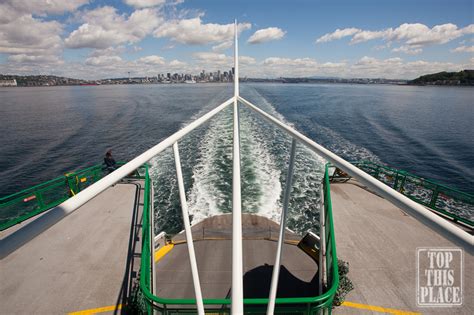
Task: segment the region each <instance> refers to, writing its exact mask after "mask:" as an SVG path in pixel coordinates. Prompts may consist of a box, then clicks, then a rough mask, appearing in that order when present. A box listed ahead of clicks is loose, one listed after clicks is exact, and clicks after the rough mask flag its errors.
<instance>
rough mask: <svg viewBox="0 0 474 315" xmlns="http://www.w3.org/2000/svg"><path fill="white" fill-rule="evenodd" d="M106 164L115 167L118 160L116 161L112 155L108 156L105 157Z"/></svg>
mask: <svg viewBox="0 0 474 315" xmlns="http://www.w3.org/2000/svg"><path fill="white" fill-rule="evenodd" d="M104 164H105V166H106V167H107V168H109V167H112V168H113V167H115V164H116V162H115V160H114V158H113V157H111V156H106V157H105V158H104Z"/></svg>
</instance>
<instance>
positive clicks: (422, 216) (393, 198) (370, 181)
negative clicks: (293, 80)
mask: <svg viewBox="0 0 474 315" xmlns="http://www.w3.org/2000/svg"><path fill="white" fill-rule="evenodd" d="M239 101H241V102H242V103H243V104H245V105H246V106H248V107H249V108H251V109H252V110H254V111H255V112H257V113H259V114H260V115H262V116H263V117H264V118H265V119H266V120H268V121H269V122H272V123H273V124H275V125H277V126H278V127H279V128H280V129H282V130H284V131H285V132H286V133H287V134H289V135H291V136H292V137H294V138H295V139H297V140H298V141H299V142H301V143H302V144H304V145H305V146H306V147H308V148H309V149H311V150H312V151H314V152H315V153H317V154H318V155H320V156H322V157H323V158H324V159H326V160H328V161H330V162H331V163H332V164H334V165H335V166H336V167H338V168H340V169H342V170H343V171H344V172H346V173H348V174H349V175H351V176H352V177H354V178H355V179H357V180H358V181H360V182H361V183H362V184H363V185H366V186H367V187H369V188H370V189H373V190H374V191H375V192H376V193H378V194H380V195H381V196H382V197H383V198H385V199H387V200H388V201H390V202H391V203H393V204H394V205H396V206H397V207H399V208H400V209H402V210H405V211H406V212H407V213H408V214H410V215H411V216H412V217H414V218H415V219H417V220H418V221H420V222H421V223H423V224H424V225H426V226H427V227H429V228H431V229H433V230H434V231H436V232H437V233H439V234H441V235H443V236H444V237H446V238H447V239H449V240H451V241H452V242H454V243H456V244H458V245H459V246H462V247H463V248H464V249H465V250H466V251H467V252H468V253H471V254H472V253H474V236H472V235H470V234H469V233H467V232H466V231H464V230H462V229H461V228H459V227H457V226H455V225H454V224H452V223H450V222H448V221H446V220H445V219H443V218H441V217H439V216H437V215H436V214H434V213H433V212H431V211H430V210H428V209H426V208H425V207H424V206H422V205H420V204H418V203H416V202H414V201H413V200H411V199H409V198H408V197H406V196H404V195H402V194H401V193H399V192H398V191H396V190H394V189H392V188H391V187H389V186H387V185H385V184H384V183H382V182H380V181H378V180H377V179H375V178H374V177H372V176H370V175H369V174H367V173H366V172H364V171H362V170H361V169H359V168H358V167H356V166H354V165H352V164H351V163H349V162H347V161H346V160H344V159H343V158H341V157H339V156H337V155H336V154H334V153H332V152H331V151H329V150H328V149H326V148H324V147H323V146H321V145H319V144H317V143H316V142H314V141H313V140H311V139H309V138H308V137H306V136H304V135H302V134H301V133H299V132H298V131H296V130H294V129H293V128H291V127H289V126H287V125H285V124H284V123H282V122H281V121H279V120H278V119H276V118H275V117H273V116H271V115H269V114H267V113H266V112H264V111H263V110H261V109H260V108H258V107H257V106H255V105H253V104H252V103H250V102H249V101H247V100H245V99H244V98H242V97H240V96H239Z"/></svg>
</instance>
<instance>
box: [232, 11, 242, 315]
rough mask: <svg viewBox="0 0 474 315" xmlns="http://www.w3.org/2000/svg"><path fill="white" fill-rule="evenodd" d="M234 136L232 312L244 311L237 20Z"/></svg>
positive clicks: (235, 26) (235, 30)
mask: <svg viewBox="0 0 474 315" xmlns="http://www.w3.org/2000/svg"><path fill="white" fill-rule="evenodd" d="M234 39H235V43H234V138H233V157H232V159H233V171H232V314H233V315H240V314H243V313H244V302H243V300H244V289H243V287H244V283H243V282H244V281H243V272H242V269H243V267H242V199H241V194H240V193H241V192H240V139H239V112H238V103H237V102H238V98H239V51H238V42H237V20H235V22H234Z"/></svg>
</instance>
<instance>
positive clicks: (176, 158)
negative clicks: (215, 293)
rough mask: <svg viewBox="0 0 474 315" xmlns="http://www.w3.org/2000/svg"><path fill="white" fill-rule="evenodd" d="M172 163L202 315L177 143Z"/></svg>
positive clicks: (200, 313)
mask: <svg viewBox="0 0 474 315" xmlns="http://www.w3.org/2000/svg"><path fill="white" fill-rule="evenodd" d="M173 152H174V161H175V164H176V177H177V179H178V189H179V199H180V201H181V210H182V213H183V221H184V230H185V233H186V244H187V245H188V253H189V262H190V263H191V273H192V275H193V284H194V293H195V294H196V304H197V309H198V314H199V315H204V303H203V301H202V292H201V283H200V282H199V273H198V268H197V263H196V253H195V252H194V243H193V234H192V232H191V224H190V222H189V213H188V204H187V202H186V192H185V190H184V183H183V172H182V171H181V160H180V158H179V149H178V142H175V143H174V144H173Z"/></svg>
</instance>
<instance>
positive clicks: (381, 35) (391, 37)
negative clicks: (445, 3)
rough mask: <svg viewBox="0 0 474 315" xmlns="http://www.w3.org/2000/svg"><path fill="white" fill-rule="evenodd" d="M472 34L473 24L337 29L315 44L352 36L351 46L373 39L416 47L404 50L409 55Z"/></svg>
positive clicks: (418, 24) (408, 24)
mask: <svg viewBox="0 0 474 315" xmlns="http://www.w3.org/2000/svg"><path fill="white" fill-rule="evenodd" d="M472 33H474V24H470V25H468V26H466V27H464V28H458V26H456V25H455V24H452V23H446V24H442V25H435V26H433V27H432V28H429V27H428V26H426V25H424V24H421V23H404V24H402V25H400V26H398V27H397V28H387V29H384V30H377V31H370V30H360V29H357V28H346V29H342V30H339V29H337V30H336V31H335V32H333V33H328V34H325V35H324V36H322V37H320V38H318V39H317V40H316V42H317V43H322V42H329V41H332V40H337V39H341V38H343V37H347V36H352V38H351V41H350V43H351V44H358V43H362V42H366V41H369V40H374V39H383V40H385V41H387V42H401V43H404V46H406V45H409V46H416V48H414V49H411V50H408V49H405V50H406V51H409V52H410V53H414V52H418V50H417V49H419V48H420V47H422V46H426V45H434V44H445V43H447V42H450V41H452V40H454V39H456V38H459V37H461V36H464V35H467V34H472ZM403 49H404V48H403ZM397 51H402V50H397Z"/></svg>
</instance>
